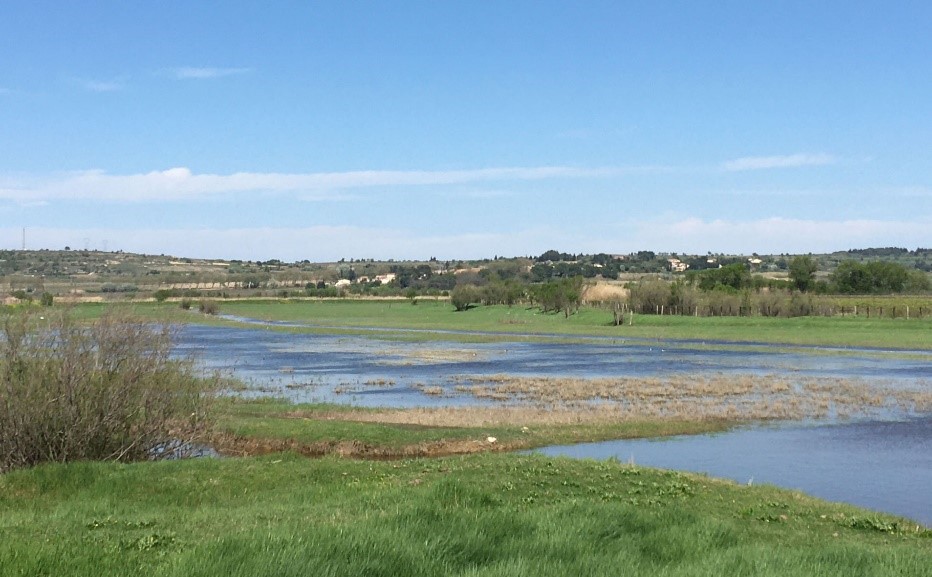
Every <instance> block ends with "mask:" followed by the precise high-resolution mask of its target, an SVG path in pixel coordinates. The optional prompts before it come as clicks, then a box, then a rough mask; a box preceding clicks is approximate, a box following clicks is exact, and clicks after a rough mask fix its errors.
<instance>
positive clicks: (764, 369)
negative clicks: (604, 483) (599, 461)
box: [178, 326, 932, 525]
mask: <svg viewBox="0 0 932 577" xmlns="http://www.w3.org/2000/svg"><path fill="white" fill-rule="evenodd" d="M178 351H179V353H180V354H184V355H193V356H194V357H195V358H196V359H197V360H198V362H199V363H200V364H201V365H202V366H203V367H204V368H205V370H218V371H220V372H221V373H223V374H226V375H229V376H233V377H236V378H237V379H239V380H240V381H242V382H243V383H244V388H243V389H242V390H237V391H231V394H239V395H244V396H249V397H256V396H272V397H282V398H287V399H290V400H292V401H295V402H336V403H344V404H352V405H356V406H360V407H385V408H411V407H428V408H441V407H452V408H456V407H470V408H471V410H477V409H481V408H482V407H490V406H496V407H515V408H519V407H534V408H535V410H538V411H541V410H542V411H548V410H552V411H554V412H557V411H563V412H564V413H561V415H562V416H561V418H564V417H565V416H566V413H565V411H566V410H568V409H569V410H572V409H573V408H574V407H575V408H578V409H579V410H580V415H582V414H584V413H585V414H587V415H590V416H592V415H595V416H596V417H597V418H605V417H611V418H627V417H629V416H630V417H632V418H636V417H660V418H664V417H673V418H676V417H683V416H686V417H698V418H730V419H745V420H750V421H767V422H771V423H773V422H780V423H783V425H782V426H776V427H774V426H758V427H753V428H744V429H740V430H737V431H733V432H730V433H726V434H722V435H714V436H697V437H685V438H677V439H673V440H668V441H618V442H615V441H613V442H606V443H597V444H593V445H576V446H572V447H552V448H548V449H545V450H544V451H545V452H547V453H548V454H561V455H573V456H578V457H590V458H609V457H614V458H618V459H620V460H623V461H628V460H634V462H636V463H638V464H643V465H650V466H657V467H666V468H672V469H682V470H691V471H696V472H702V473H708V474H710V475H712V476H718V477H726V478H731V479H734V480H736V481H738V482H741V483H749V482H750V483H770V484H776V485H780V486H783V487H787V488H792V489H800V490H803V491H805V492H807V493H810V494H813V495H816V496H820V497H823V498H826V499H830V500H835V501H845V502H850V503H854V504H858V505H862V506H865V507H868V508H874V509H877V510H883V511H888V512H893V513H899V514H903V515H906V516H909V517H912V518H914V519H917V520H919V521H921V522H923V523H925V524H926V525H932V499H930V498H929V496H928V490H927V488H928V487H930V486H932V354H930V353H928V352H921V351H915V352H909V353H903V352H888V351H881V350H873V349H850V350H828V349H821V348H814V347H813V348H808V349H807V348H800V347H793V348H783V347H777V346H767V345H753V346H747V345H734V344H727V343H709V342H705V343H703V342H683V341H679V342H674V341H668V342H657V341H649V342H648V341H636V340H622V339H614V340H610V339H594V340H592V341H586V342H577V343H562V342H546V341H544V342H507V343H491V344H488V343H486V344H464V343H460V342H442V341H432V342H427V343H423V342H418V343H408V342H398V341H389V340H379V339H374V338H365V337H359V336H334V335H317V334H286V333H282V332H277V331H272V330H266V329H263V328H255V329H241V328H220V327H205V326H188V327H185V328H184V329H183V330H182V332H181V333H180V335H179V339H178Z"/></svg>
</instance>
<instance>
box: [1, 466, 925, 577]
mask: <svg viewBox="0 0 932 577" xmlns="http://www.w3.org/2000/svg"><path fill="white" fill-rule="evenodd" d="M0 520H2V521H0V568H2V573H3V574H4V575H71V576H76V577H80V576H84V575H92V576H94V577H104V576H109V575H154V576H185V577H192V576H202V575H203V576H208V575H210V576H213V575H224V576H230V577H235V576H250V577H252V576H256V575H276V576H282V575H308V574H314V575H392V576H394V575H489V576H492V575H502V576H506V575H507V576H516V575H535V576H540V575H617V574H619V573H624V574H634V575H674V576H675V575H756V576H767V575H781V576H782V575H838V576H845V577H848V576H851V575H916V576H920V575H928V570H929V567H930V566H932V539H930V538H929V537H930V534H929V532H928V531H924V530H922V529H919V528H917V527H916V526H915V525H911V524H909V523H908V522H905V521H902V520H897V519H894V518H891V517H887V516H884V515H877V514H873V513H868V512H865V511H862V510H857V509H854V508H851V507H846V506H841V505H834V504H829V503H824V502H821V501H818V500H815V499H811V498H808V497H805V496H802V495H799V494H795V493H791V492H788V491H783V490H778V489H774V488H769V487H746V486H739V485H735V484H732V483H727V482H722V481H717V480H714V479H709V478H705V477H701V476H693V475H686V474H680V473H675V472H663V471H656V470H650V469H644V468H638V467H633V466H628V465H623V464H620V463H615V462H592V461H574V460H568V459H550V458H545V457H542V456H518V455H503V454H484V455H472V456H468V457H448V458H442V459H431V460H425V459H413V460H404V461H388V462H386V461H356V460H346V459H338V458H332V457H330V458H324V459H317V460H308V459H304V458H301V457H297V456H294V455H293V454H278V455H272V456H267V457H261V458H248V459H202V460H189V461H180V462H179V461H176V462H161V463H139V464H132V465H118V464H101V463H75V464H71V465H67V466H61V465H53V466H42V467H39V468H36V469H32V470H27V471H20V472H15V473H11V474H8V475H4V476H2V477H0Z"/></svg>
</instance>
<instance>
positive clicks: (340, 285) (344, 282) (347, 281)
mask: <svg viewBox="0 0 932 577" xmlns="http://www.w3.org/2000/svg"><path fill="white" fill-rule="evenodd" d="M351 284H353V281H351V280H350V279H348V278H341V279H340V280H338V281H337V282H335V283H333V286H335V287H337V288H343V287H347V286H349V285H351Z"/></svg>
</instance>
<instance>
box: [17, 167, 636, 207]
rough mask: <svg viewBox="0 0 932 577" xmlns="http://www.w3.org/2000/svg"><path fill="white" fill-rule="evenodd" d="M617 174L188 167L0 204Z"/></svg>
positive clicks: (325, 191) (76, 180) (29, 188)
mask: <svg viewBox="0 0 932 577" xmlns="http://www.w3.org/2000/svg"><path fill="white" fill-rule="evenodd" d="M616 172H618V170H616V169H584V168H571V167H564V166H540V167H525V168H481V169H472V170H440V171H430V170H407V171H405V170H363V171H352V172H316V173H292V174H288V173H267V172H237V173H234V174H228V175H221V174H195V173H193V172H191V170H190V169H188V168H184V167H178V168H170V169H168V170H161V171H152V172H147V173H141V174H129V175H113V174H108V173H106V172H104V171H101V170H89V171H84V172H77V173H67V174H62V175H58V176H55V177H3V176H0V198H6V199H12V200H48V199H55V198H61V199H85V200H102V201H125V202H138V201H178V200H194V199H198V198H203V197H210V196H220V195H225V194H232V193H239V192H272V193H288V192H290V193H300V194H301V198H304V199H306V200H334V199H338V198H341V197H342V196H343V195H341V194H338V193H336V192H335V191H345V190H350V189H358V188H367V187H379V186H426V185H450V184H464V183H479V182H496V181H527V180H544V179H555V178H591V177H600V176H607V175H611V174H614V173H616Z"/></svg>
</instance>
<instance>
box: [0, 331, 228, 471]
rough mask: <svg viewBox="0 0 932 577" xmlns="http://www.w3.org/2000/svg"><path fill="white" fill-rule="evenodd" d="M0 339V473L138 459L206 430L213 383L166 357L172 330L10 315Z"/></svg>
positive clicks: (192, 439) (170, 448) (188, 365)
mask: <svg viewBox="0 0 932 577" xmlns="http://www.w3.org/2000/svg"><path fill="white" fill-rule="evenodd" d="M2 321H3V334H2V338H0V349H2V357H0V473H2V472H5V471H8V470H11V469H14V468H19V467H28V466H31V465H35V464H38V463H42V462H67V461H75V460H85V459H92V460H123V461H129V460H140V459H147V458H152V457H153V456H154V455H155V454H156V453H158V452H161V453H163V454H164V453H165V452H172V451H174V450H175V449H178V448H181V447H186V446H190V444H191V443H192V442H196V441H197V440H199V439H201V438H202V435H203V434H205V433H206V430H207V423H208V409H209V401H210V398H211V395H210V394H209V393H210V389H211V388H212V386H213V383H212V381H211V380H209V379H204V378H201V377H199V376H197V375H196V374H195V372H194V370H193V367H192V366H191V363H190V362H188V361H179V360H175V359H172V358H170V352H171V329H170V327H169V326H167V325H162V326H153V325H151V324H149V323H147V322H144V321H141V320H137V319H133V318H130V317H127V316H122V315H119V314H108V315H106V316H104V317H103V318H101V319H100V320H98V321H96V322H94V323H92V324H89V325H87V324H80V325H79V324H76V323H74V322H73V321H72V319H71V318H70V317H69V316H68V315H67V314H62V315H60V316H58V317H57V318H56V319H54V320H49V321H45V320H40V319H39V318H36V317H35V316H34V315H29V314H15V315H8V316H6V317H5V318H3V319H2Z"/></svg>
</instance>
